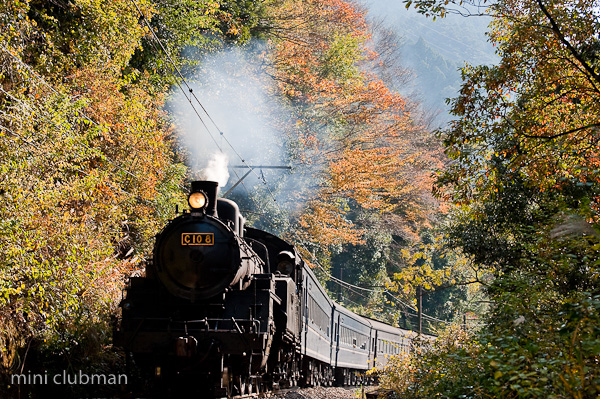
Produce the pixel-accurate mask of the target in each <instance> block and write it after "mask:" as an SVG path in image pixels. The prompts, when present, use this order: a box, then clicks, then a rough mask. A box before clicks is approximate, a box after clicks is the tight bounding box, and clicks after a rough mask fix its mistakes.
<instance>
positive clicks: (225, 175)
mask: <svg viewBox="0 0 600 399" xmlns="http://www.w3.org/2000/svg"><path fill="white" fill-rule="evenodd" d="M228 163H229V159H228V157H227V155H225V154H223V153H217V154H214V155H213V156H212V158H211V159H210V160H209V161H208V164H207V165H206V167H205V168H204V169H202V170H201V171H200V173H199V174H198V178H199V179H201V180H210V181H216V182H217V183H219V187H225V186H226V185H227V180H229V170H228V169H227V167H228Z"/></svg>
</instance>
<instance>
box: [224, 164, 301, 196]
mask: <svg viewBox="0 0 600 399" xmlns="http://www.w3.org/2000/svg"><path fill="white" fill-rule="evenodd" d="M232 168H234V169H248V172H246V174H245V175H244V176H242V177H241V178H240V179H239V180H238V181H237V183H235V184H234V185H233V186H232V187H231V188H230V189H229V190H227V192H226V193H225V194H223V198H225V197H227V195H228V194H229V193H230V192H232V191H233V189H234V188H236V187H237V186H238V185H239V184H240V183H241V182H242V181H243V180H244V179H245V178H246V177H248V175H249V174H250V173H252V171H254V169H286V170H291V169H292V167H291V166H267V165H245V166H244V165H234V166H232Z"/></svg>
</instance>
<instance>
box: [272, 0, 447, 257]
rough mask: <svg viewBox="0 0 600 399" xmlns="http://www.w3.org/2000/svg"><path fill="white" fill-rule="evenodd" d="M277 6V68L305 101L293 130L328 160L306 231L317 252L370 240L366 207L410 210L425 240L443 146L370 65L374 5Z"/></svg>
mask: <svg viewBox="0 0 600 399" xmlns="http://www.w3.org/2000/svg"><path fill="white" fill-rule="evenodd" d="M275 11H276V12H275V15H274V16H273V19H274V20H275V26H274V28H273V36H274V37H275V39H274V40H273V45H274V49H275V51H274V54H273V62H274V66H275V73H274V77H275V79H276V81H277V83H278V86H279V90H280V92H281V93H283V94H284V95H285V96H286V98H287V100H288V101H289V103H290V104H291V105H293V106H294V107H295V109H299V110H300V111H299V117H298V121H297V123H296V124H295V126H294V128H295V130H294V131H293V132H292V133H291V134H292V135H293V136H294V137H297V140H298V141H299V142H300V143H301V145H302V146H303V148H304V152H305V153H306V154H310V155H308V156H306V158H305V162H308V163H310V164H312V165H317V166H320V167H321V168H320V169H318V170H320V171H321V172H320V173H319V174H317V175H315V179H316V180H317V181H318V185H319V186H318V187H319V188H318V191H317V193H316V195H314V196H311V197H309V198H308V200H309V205H308V207H307V210H306V212H304V213H303V214H302V215H301V216H300V218H299V219H298V223H299V227H300V229H299V230H298V233H297V238H298V239H299V241H300V242H303V243H305V244H306V245H307V247H311V248H317V247H318V248H319V249H318V250H317V252H319V251H321V250H322V249H323V248H325V257H326V258H327V256H328V255H327V254H328V253H330V252H328V251H331V250H333V251H334V252H335V251H336V250H335V248H336V247H337V248H341V246H342V245H347V244H354V245H356V244H360V243H363V242H364V236H363V234H364V228H365V226H361V225H360V222H358V218H357V217H356V215H357V213H358V212H362V211H366V212H372V213H375V214H378V215H379V216H378V217H381V218H386V217H387V216H385V215H392V214H397V215H401V218H402V219H403V222H404V223H403V224H402V225H399V226H397V227H398V228H399V229H401V230H402V231H403V234H404V235H406V236H407V237H410V238H411V239H412V240H414V242H418V241H419V238H418V233H419V231H420V229H422V228H423V227H426V226H427V219H428V217H429V215H430V214H431V212H432V210H433V209H435V207H434V205H433V201H431V200H430V199H429V191H430V184H431V179H430V173H431V172H430V171H431V170H432V168H433V167H434V166H435V165H437V160H436V159H437V158H436V147H435V145H432V141H431V138H430V137H429V136H428V135H427V133H426V129H425V128H424V127H423V126H422V125H420V124H419V122H418V118H417V117H416V116H415V115H413V114H412V113H411V112H410V111H409V110H408V107H407V100H406V99H405V98H403V97H402V96H401V95H399V94H398V93H397V92H395V91H394V90H392V89H391V88H390V87H389V86H388V85H387V84H386V83H385V82H384V81H383V80H382V79H381V78H380V77H378V76H377V75H375V74H373V73H372V72H370V71H369V70H368V69H367V68H366V65H367V64H368V63H369V62H373V61H374V62H377V59H378V54H377V53H376V51H374V50H372V49H369V48H368V46H367V43H368V42H369V40H370V38H371V34H370V31H369V26H368V23H367V21H366V19H365V18H366V17H365V11H364V10H362V9H361V8H360V7H359V6H358V5H356V4H354V3H352V2H346V1H333V0H332V1H301V2H291V1H282V2H279V3H278V7H277V8H276V10H275ZM352 215H354V216H352ZM338 251H339V249H338ZM308 258H309V259H310V256H309V257H308Z"/></svg>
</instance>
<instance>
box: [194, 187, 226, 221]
mask: <svg viewBox="0 0 600 399" xmlns="http://www.w3.org/2000/svg"><path fill="white" fill-rule="evenodd" d="M218 189H219V183H217V182H216V181H207V180H201V181H193V182H192V191H191V192H192V193H197V192H200V191H201V192H204V193H205V194H206V197H207V199H208V205H207V206H206V214H207V215H210V216H214V217H217V190H218Z"/></svg>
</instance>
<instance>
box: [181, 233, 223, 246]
mask: <svg viewBox="0 0 600 399" xmlns="http://www.w3.org/2000/svg"><path fill="white" fill-rule="evenodd" d="M214 243H215V236H214V234H213V233H181V245H214Z"/></svg>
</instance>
